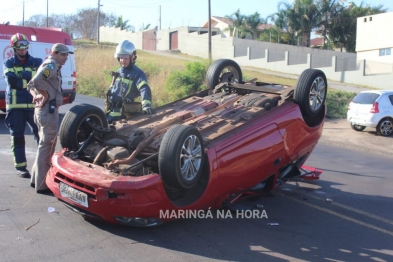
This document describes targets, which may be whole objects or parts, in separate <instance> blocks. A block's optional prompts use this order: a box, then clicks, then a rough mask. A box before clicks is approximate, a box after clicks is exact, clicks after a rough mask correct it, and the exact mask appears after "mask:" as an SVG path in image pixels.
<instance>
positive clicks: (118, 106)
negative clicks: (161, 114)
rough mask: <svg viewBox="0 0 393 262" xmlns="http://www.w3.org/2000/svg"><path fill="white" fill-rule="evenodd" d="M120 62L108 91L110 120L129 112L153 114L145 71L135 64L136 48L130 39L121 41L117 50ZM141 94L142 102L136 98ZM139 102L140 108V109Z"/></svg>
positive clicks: (116, 54) (116, 53)
mask: <svg viewBox="0 0 393 262" xmlns="http://www.w3.org/2000/svg"><path fill="white" fill-rule="evenodd" d="M114 56H115V58H116V59H117V60H118V61H119V63H120V66H121V67H120V68H119V69H118V70H117V72H114V73H112V76H113V81H112V85H111V86H110V87H109V90H108V93H107V99H106V101H105V111H106V113H107V117H108V120H109V122H112V121H115V120H119V119H121V118H124V117H126V116H127V113H133V112H137V111H139V112H141V111H142V112H143V113H144V114H149V115H152V114H154V113H155V111H154V109H153V108H152V104H151V102H152V95H151V90H150V87H149V85H148V83H147V78H146V75H145V73H144V72H143V71H142V69H140V68H139V67H137V66H136V65H135V61H136V58H137V56H136V49H135V46H134V44H133V43H131V42H130V41H128V40H124V41H122V42H120V43H119V44H118V45H117V47H116V51H115V55H114ZM139 96H141V103H138V102H134V100H135V99H136V98H137V97H139ZM138 104H139V107H140V110H138Z"/></svg>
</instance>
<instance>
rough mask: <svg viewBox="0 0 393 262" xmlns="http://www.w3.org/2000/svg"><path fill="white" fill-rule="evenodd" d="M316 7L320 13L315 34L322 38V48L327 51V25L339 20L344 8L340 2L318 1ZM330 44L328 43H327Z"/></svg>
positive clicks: (330, 0)
mask: <svg viewBox="0 0 393 262" xmlns="http://www.w3.org/2000/svg"><path fill="white" fill-rule="evenodd" d="M317 7H318V9H319V12H320V21H319V23H318V30H317V33H319V34H320V35H322V36H323V41H324V44H323V45H324V48H325V49H327V47H328V45H327V43H326V41H329V37H328V35H329V30H330V28H329V25H330V24H332V23H335V21H337V19H340V15H341V13H342V10H343V8H344V6H343V4H342V1H341V0H319V1H318V2H317ZM329 42H330V41H329Z"/></svg>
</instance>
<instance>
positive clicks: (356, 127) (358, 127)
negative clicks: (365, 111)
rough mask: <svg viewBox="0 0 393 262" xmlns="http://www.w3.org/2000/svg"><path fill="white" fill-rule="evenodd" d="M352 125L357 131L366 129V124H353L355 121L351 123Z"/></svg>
mask: <svg viewBox="0 0 393 262" xmlns="http://www.w3.org/2000/svg"><path fill="white" fill-rule="evenodd" d="M351 127H352V129H353V130H355V131H363V130H364V129H366V127H365V126H360V125H355V124H353V123H351Z"/></svg>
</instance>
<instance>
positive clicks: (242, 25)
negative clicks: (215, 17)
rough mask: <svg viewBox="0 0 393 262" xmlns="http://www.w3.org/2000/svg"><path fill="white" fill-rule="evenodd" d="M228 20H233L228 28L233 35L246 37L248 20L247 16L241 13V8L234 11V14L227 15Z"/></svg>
mask: <svg viewBox="0 0 393 262" xmlns="http://www.w3.org/2000/svg"><path fill="white" fill-rule="evenodd" d="M225 18H227V19H228V20H230V21H231V22H232V25H229V27H228V29H227V30H229V32H230V35H231V36H234V37H239V38H244V37H245V36H246V33H247V30H246V21H245V19H246V18H245V16H244V15H242V14H241V13H240V9H238V10H237V11H236V12H234V13H233V14H232V15H229V16H228V15H227V16H225Z"/></svg>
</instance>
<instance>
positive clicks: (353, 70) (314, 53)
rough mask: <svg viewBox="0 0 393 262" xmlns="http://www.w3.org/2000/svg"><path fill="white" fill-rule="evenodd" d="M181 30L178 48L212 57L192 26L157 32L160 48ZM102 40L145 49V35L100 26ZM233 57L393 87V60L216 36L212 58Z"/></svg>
mask: <svg viewBox="0 0 393 262" xmlns="http://www.w3.org/2000/svg"><path fill="white" fill-rule="evenodd" d="M175 31H177V32H178V49H179V50H180V51H181V52H182V53H184V54H188V55H192V56H198V57H202V58H208V52H209V50H208V34H206V33H203V34H200V33H199V32H195V31H194V32H192V33H188V32H189V29H188V27H178V28H174V29H164V30H160V31H157V32H156V34H157V45H156V46H157V50H160V51H166V50H169V35H170V33H171V32H175ZM100 35H101V41H103V42H119V41H121V40H122V39H129V40H131V41H133V42H134V44H135V46H136V48H137V49H142V35H141V34H139V35H138V33H130V32H126V33H124V32H120V30H118V29H117V28H107V27H100ZM221 58H227V59H233V60H235V61H236V62H237V63H238V64H239V65H240V66H253V67H257V68H263V69H268V70H272V71H277V72H284V73H289V74H301V73H302V72H303V71H304V70H305V69H307V68H316V69H321V70H323V71H324V72H325V74H326V76H327V78H328V79H330V80H333V81H338V82H343V83H350V84H359V85H366V86H370V87H373V88H379V89H393V81H392V79H393V63H392V64H386V63H380V62H370V61H368V60H365V59H358V58H357V57H356V54H351V53H342V52H336V51H326V50H319V49H313V48H306V47H297V46H290V45H283V44H275V43H270V42H261V41H253V40H245V39H238V38H232V37H227V38H223V37H222V36H221V35H215V36H212V59H213V60H216V59H221Z"/></svg>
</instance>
